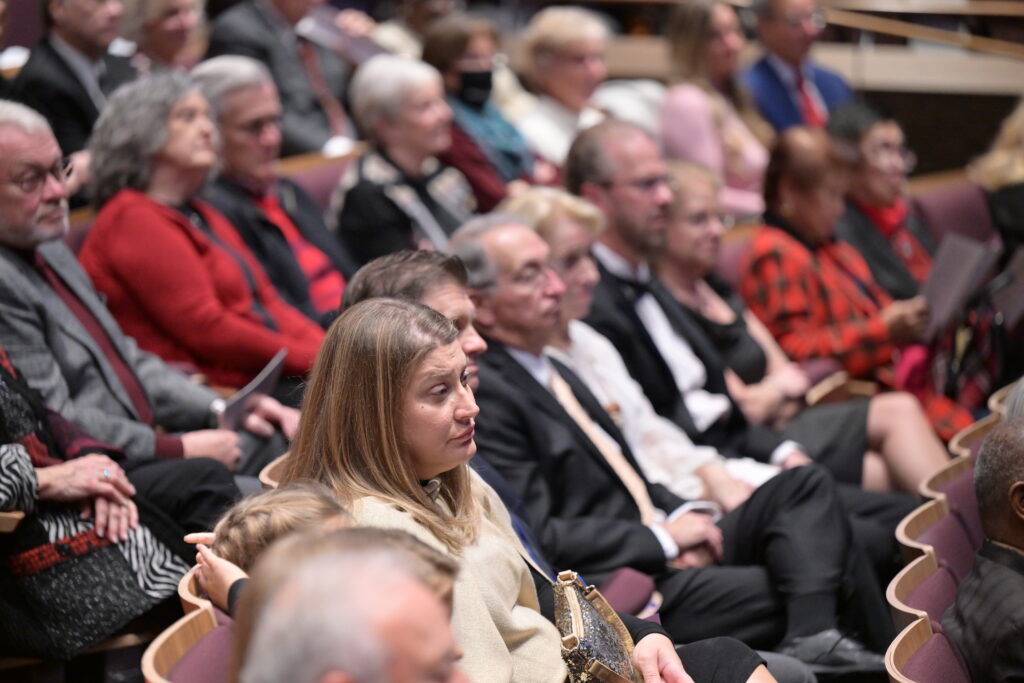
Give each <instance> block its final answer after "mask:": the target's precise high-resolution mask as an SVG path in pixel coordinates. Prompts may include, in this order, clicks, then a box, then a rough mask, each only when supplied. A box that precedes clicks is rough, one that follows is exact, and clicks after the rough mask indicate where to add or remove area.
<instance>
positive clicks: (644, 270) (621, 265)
mask: <svg viewBox="0 0 1024 683" xmlns="http://www.w3.org/2000/svg"><path fill="white" fill-rule="evenodd" d="M593 251H594V258H596V259H597V260H598V262H599V263H600V264H601V265H602V266H604V267H605V268H606V269H607V270H608V272H609V273H611V274H612V275H614V276H616V277H619V278H622V279H623V280H629V281H631V282H641V283H647V282H650V280H651V268H650V266H648V265H647V264H646V263H641V264H640V265H639V266H636V267H634V266H633V264H632V263H630V262H629V261H628V260H626V259H625V258H624V257H623V256H622V255H621V254H619V253H618V252H615V251H613V250H612V248H611V247H609V246H608V245H606V244H603V243H601V242H596V243H595V244H594V249H593Z"/></svg>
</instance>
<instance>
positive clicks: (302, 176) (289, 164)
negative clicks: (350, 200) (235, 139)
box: [278, 144, 365, 211]
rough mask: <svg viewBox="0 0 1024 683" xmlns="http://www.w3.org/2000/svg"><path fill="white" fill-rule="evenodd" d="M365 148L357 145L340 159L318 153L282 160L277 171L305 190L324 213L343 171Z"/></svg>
mask: <svg viewBox="0 0 1024 683" xmlns="http://www.w3.org/2000/svg"><path fill="white" fill-rule="evenodd" d="M364 150H365V147H364V146H363V145H361V144H357V145H356V146H355V147H354V148H353V150H352V151H351V152H349V153H348V154H345V155H343V156H340V157H326V156H324V155H322V154H320V153H318V152H314V153H312V154H303V155H301V156H295V157H289V158H287V159H282V160H281V162H280V166H279V167H278V171H279V173H280V174H281V176H283V177H285V178H288V179H289V180H292V181H294V182H295V183H296V184H298V185H299V187H301V188H302V189H303V190H305V191H306V192H307V193H309V195H310V196H311V197H312V198H313V200H314V201H315V202H316V204H317V206H319V207H320V209H321V211H325V210H326V209H327V206H328V205H329V204H330V202H331V194H332V193H333V192H334V188H335V187H336V186H337V184H338V181H339V180H340V179H341V176H342V174H344V173H345V169H347V168H348V165H349V164H350V163H352V162H353V161H354V160H355V159H357V158H359V156H360V155H361V154H362V153H363V151H364Z"/></svg>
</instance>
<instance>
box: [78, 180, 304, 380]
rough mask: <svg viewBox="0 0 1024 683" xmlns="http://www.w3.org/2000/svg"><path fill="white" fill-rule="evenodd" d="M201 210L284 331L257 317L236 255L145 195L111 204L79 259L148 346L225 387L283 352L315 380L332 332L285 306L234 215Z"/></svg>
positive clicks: (293, 370)
mask: <svg viewBox="0 0 1024 683" xmlns="http://www.w3.org/2000/svg"><path fill="white" fill-rule="evenodd" d="M195 206H196V208H197V209H198V211H199V212H200V213H201V214H202V216H203V218H204V219H205V220H206V222H207V223H208V225H209V226H210V228H211V230H212V231H213V232H214V234H216V235H217V237H218V238H219V239H220V240H221V241H222V242H224V243H225V244H227V245H229V246H230V247H231V248H232V249H234V250H235V251H236V252H238V253H239V254H241V255H242V256H243V257H244V259H245V260H246V263H247V265H248V268H249V270H250V271H251V272H252V274H253V277H254V278H255V280H256V297H257V298H258V299H259V301H260V303H261V304H262V305H263V307H264V308H265V309H266V311H267V313H268V314H269V316H270V317H271V318H272V319H273V321H274V323H275V325H276V326H277V328H278V329H277V331H274V330H271V329H269V328H268V327H267V326H266V325H265V324H264V323H263V320H262V319H261V318H260V316H259V315H258V314H256V313H255V312H253V310H252V303H253V293H252V290H251V289H250V287H249V284H248V282H247V280H246V278H245V276H244V274H243V271H242V269H241V268H240V267H239V265H238V263H237V261H236V260H235V259H234V258H233V257H232V256H231V255H230V254H229V253H228V252H227V251H226V250H224V249H223V248H222V247H219V246H218V245H217V244H215V243H214V242H213V241H212V240H211V239H210V238H208V237H207V236H206V235H205V234H204V233H203V232H202V231H201V230H199V229H198V228H196V227H195V226H193V225H192V223H191V222H190V221H189V220H188V219H187V218H186V217H185V216H184V215H183V214H182V213H180V212H179V211H177V210H175V209H173V208H171V207H169V206H166V205H164V204H160V203H159V202H156V201H154V200H152V199H150V198H149V197H147V196H146V195H144V194H142V193H141V192H137V191H135V190H122V191H121V192H119V193H117V195H115V196H114V197H113V198H112V199H111V200H110V201H108V202H107V203H106V204H105V205H104V206H103V208H102V209H101V210H100V212H99V214H98V215H97V217H96V221H95V223H94V224H93V226H92V228H91V230H90V231H89V235H88V237H87V238H86V240H85V244H84V246H83V247H82V251H81V253H80V254H79V260H80V261H81V262H82V266H83V267H84V268H85V270H86V272H88V273H89V275H90V277H92V280H93V284H95V286H96V288H97V289H98V290H99V291H101V292H102V293H103V294H105V295H106V297H107V306H108V307H109V308H110V311H111V313H113V314H114V317H115V318H117V321H118V322H119V323H120V324H121V327H122V328H123V329H124V331H125V333H126V334H128V335H130V336H132V337H134V338H135V339H136V341H138V343H139V346H141V347H142V348H144V349H146V350H148V351H152V352H153V353H156V354H157V355H158V356H160V357H161V358H163V359H164V360H167V361H183V362H188V363H192V364H193V365H195V366H196V367H197V368H199V370H200V371H201V372H203V373H204V374H206V375H207V377H209V379H210V381H211V382H212V383H214V384H217V385H221V386H234V387H237V386H242V385H243V384H245V383H246V382H247V381H249V380H250V379H251V378H252V377H253V376H254V375H255V374H256V373H257V372H259V370H260V369H261V368H262V367H263V366H264V365H265V364H266V363H267V362H268V361H269V360H270V359H271V357H273V355H274V354H275V353H277V351H278V350H279V349H281V348H282V347H283V348H286V349H288V356H287V358H286V359H285V366H284V370H285V374H287V375H292V376H301V375H304V374H306V372H307V371H308V370H309V369H310V367H311V366H312V365H313V360H314V358H315V357H316V353H317V350H318V349H319V347H320V342H321V341H322V340H323V337H324V331H323V330H322V329H321V328H320V326H319V325H317V324H316V323H314V322H313V321H312V320H310V319H308V318H306V317H305V316H304V315H303V314H302V313H300V312H299V311H298V310H296V309H294V308H292V307H291V306H289V305H288V304H286V303H285V302H284V301H283V300H281V298H280V297H279V296H278V295H277V292H276V291H275V290H274V287H273V285H271V284H270V280H269V279H267V276H266V275H265V274H264V272H263V269H262V268H261V267H260V265H259V263H258V262H257V261H256V259H255V258H253V257H252V255H251V254H250V253H249V250H248V248H247V247H246V246H245V243H244V242H243V241H242V239H241V238H240V237H239V236H238V234H237V233H236V232H235V229H234V227H233V226H232V225H231V224H230V223H229V222H228V221H227V219H225V218H224V217H223V216H222V215H221V214H220V213H218V212H217V211H216V210H215V209H213V208H212V207H211V206H209V205H208V204H204V203H202V202H199V201H196V202H195Z"/></svg>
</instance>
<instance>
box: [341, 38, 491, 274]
mask: <svg viewBox="0 0 1024 683" xmlns="http://www.w3.org/2000/svg"><path fill="white" fill-rule="evenodd" d="M350 100H351V105H352V113H353V115H354V116H355V119H356V122H357V124H358V125H359V128H360V130H362V131H363V134H364V135H366V137H367V138H368V139H369V140H370V143H371V144H372V148H371V149H370V151H369V152H368V153H367V154H365V155H364V156H363V157H362V158H360V159H359V160H358V161H357V162H356V163H355V164H353V166H352V167H351V168H350V169H349V170H348V172H347V173H346V174H345V175H344V176H343V177H342V179H341V182H340V183H339V184H338V187H337V188H336V189H335V191H334V196H333V197H332V199H331V208H330V211H329V216H328V223H329V224H331V226H332V227H333V228H334V229H336V230H337V232H338V236H339V238H340V239H341V241H342V243H343V244H344V245H345V246H346V247H347V248H348V250H349V252H350V253H351V254H353V255H354V256H355V258H356V260H357V261H359V263H360V264H363V263H366V262H367V261H370V260H372V259H374V258H377V257H378V256H383V255H384V254H390V253H392V252H395V251H401V250H402V249H410V248H413V249H415V248H428V249H438V250H441V249H444V247H445V246H446V244H447V242H448V235H450V234H451V233H452V232H454V231H455V229H456V228H457V227H458V226H459V225H460V224H462V223H463V222H464V221H465V220H466V219H467V218H469V216H470V215H471V214H472V212H473V208H474V203H473V193H472V190H471V189H470V186H469V183H468V182H467V181H466V179H465V177H463V175H462V174H461V173H459V172H458V171H457V170H455V169H454V168H450V167H446V166H443V165H442V164H441V162H439V161H438V160H437V157H436V155H437V154H440V153H441V152H443V151H445V150H446V149H448V147H449V145H451V120H452V113H451V109H450V108H449V107H448V104H447V103H446V102H445V98H444V86H443V85H442V82H441V75H440V74H439V73H438V72H437V70H436V69H434V68H433V67H432V66H428V65H427V64H424V63H423V62H420V61H416V60H412V59H407V58H405V57H396V56H393V55H379V56H377V57H373V58H372V59H370V60H368V61H367V62H366V63H364V64H363V65H362V66H361V67H360V68H359V70H358V71H357V72H356V75H355V78H353V79H352V86H351V89H350Z"/></svg>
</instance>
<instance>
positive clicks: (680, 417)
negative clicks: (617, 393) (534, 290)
mask: <svg viewBox="0 0 1024 683" xmlns="http://www.w3.org/2000/svg"><path fill="white" fill-rule="evenodd" d="M598 269H599V271H600V273H601V280H600V282H598V284H597V287H596V288H595V290H594V303H593V306H592V307H591V310H590V314H589V315H588V316H587V317H586V319H585V321H586V322H587V324H589V325H590V326H591V327H593V328H594V329H595V330H597V331H598V332H600V333H601V334H603V335H604V336H605V337H607V338H608V339H609V340H610V341H611V342H612V344H613V345H614V346H615V348H616V349H617V350H618V352H619V354H620V355H621V356H622V360H623V361H624V362H625V363H626V367H627V368H629V372H630V374H631V375H633V379H635V380H636V381H637V383H639V384H640V386H641V387H642V388H643V390H644V394H646V395H647V398H648V399H649V400H650V402H651V405H653V406H654V409H655V410H656V411H657V412H658V414H659V415H661V416H662V417H665V418H667V419H669V420H672V421H673V422H675V423H676V424H677V425H679V427H680V428H682V429H683V431H685V432H686V434H687V435H688V436H689V437H690V439H691V440H692V441H693V442H694V443H697V444H705V445H709V446H714V447H715V448H717V449H718V450H719V451H721V452H722V453H723V454H724V455H726V456H733V457H737V456H749V457H753V458H756V459H758V460H761V461H763V462H766V461H767V460H768V458H769V457H770V456H771V453H772V451H774V450H775V449H776V448H777V447H778V446H779V444H781V443H782V441H783V438H782V437H781V436H780V435H779V434H777V433H776V432H775V431H773V430H771V429H769V428H767V427H763V426H761V425H755V424H752V423H750V422H749V421H748V420H747V419H746V417H745V416H744V415H743V411H742V410H741V409H740V407H739V406H738V405H737V404H736V403H735V402H734V401H732V398H731V397H730V399H729V400H730V403H731V404H732V410H731V411H730V412H729V416H728V417H727V418H725V419H724V420H719V421H718V422H717V423H716V424H714V425H712V426H711V427H709V428H708V429H707V430H705V431H703V432H701V431H699V430H698V429H697V426H696V425H695V424H694V422H693V417H692V416H691V415H690V412H689V410H687V408H686V403H685V401H684V400H683V396H682V394H680V393H679V388H678V387H677V386H676V382H675V379H674V378H673V376H672V371H671V370H670V369H669V367H668V364H667V363H666V362H665V359H664V358H663V357H662V355H661V352H660V351H658V347H657V346H656V345H655V343H654V340H653V339H652V338H651V336H650V334H648V332H647V328H646V327H644V324H643V322H642V321H641V320H640V317H639V316H638V315H637V313H636V307H635V306H634V303H633V302H634V298H633V297H632V296H631V294H630V291H629V290H630V286H629V285H628V284H626V283H624V282H623V281H622V280H621V279H619V278H617V277H615V276H614V275H612V274H611V273H609V272H608V270H607V269H605V267H604V266H602V265H601V264H600V263H598ZM648 290H649V291H650V293H651V294H652V295H653V296H654V298H655V300H657V302H658V304H659V305H660V306H661V308H662V310H663V311H665V314H666V316H667V317H668V319H669V322H670V323H671V324H672V327H673V328H674V329H675V330H676V332H677V333H679V334H680V336H682V337H683V338H684V339H686V341H687V342H688V343H689V344H690V347H691V348H692V349H693V352H694V353H695V354H696V355H697V357H698V358H699V359H700V361H701V363H703V364H704V368H705V370H706V372H707V381H706V382H705V383H704V388H705V389H706V390H707V391H709V392H712V393H716V394H723V395H725V396H729V390H728V388H727V387H726V384H725V363H724V361H723V360H722V358H721V356H720V355H719V353H718V351H717V350H716V349H715V347H714V345H713V344H712V343H711V341H710V340H709V339H708V338H707V336H706V335H705V334H704V332H703V330H701V329H700V326H699V325H698V324H697V322H696V321H695V320H693V318H692V317H691V314H690V313H689V312H688V311H686V310H685V309H684V307H683V306H681V305H679V303H678V302H677V301H676V300H675V299H673V298H672V295H671V294H670V293H669V292H668V290H666V289H665V287H664V285H662V284H661V283H660V282H659V281H658V280H657V279H653V280H652V281H651V282H650V284H649V285H648Z"/></svg>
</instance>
